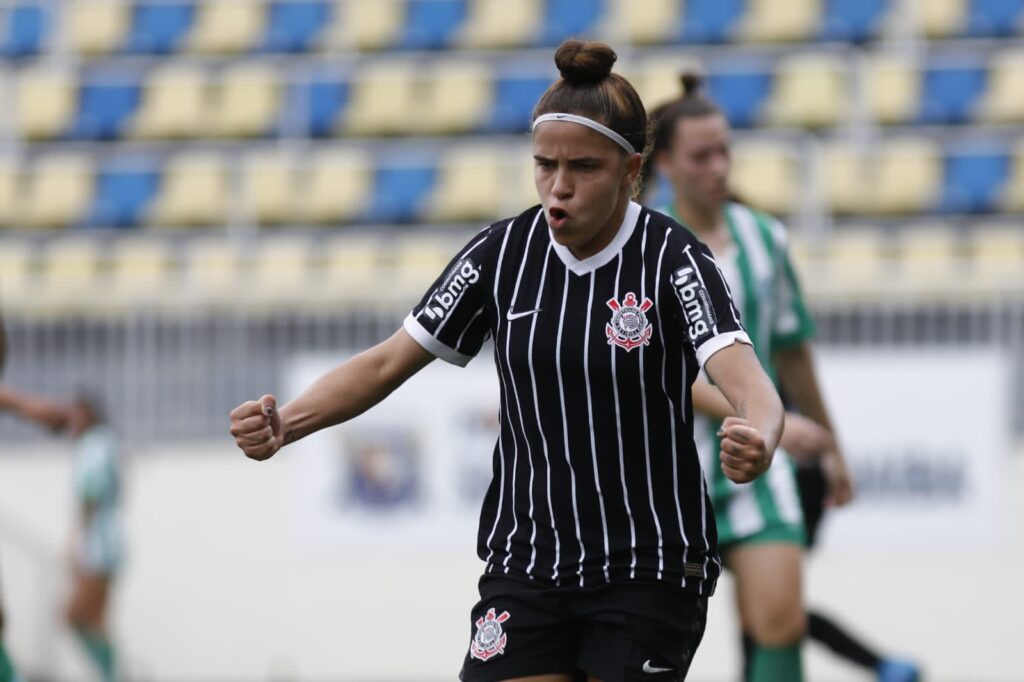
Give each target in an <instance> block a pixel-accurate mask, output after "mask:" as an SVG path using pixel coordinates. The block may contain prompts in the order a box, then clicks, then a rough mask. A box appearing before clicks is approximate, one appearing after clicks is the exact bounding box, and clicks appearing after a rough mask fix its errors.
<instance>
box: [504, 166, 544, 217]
mask: <svg viewBox="0 0 1024 682" xmlns="http://www.w3.org/2000/svg"><path fill="white" fill-rule="evenodd" d="M509 158H510V159H511V164H512V171H511V172H512V183H511V187H510V189H511V191H510V192H509V193H508V196H507V198H506V201H508V202H510V204H509V206H508V207H506V208H505V209H504V210H502V211H501V213H502V215H518V214H519V213H522V212H523V210H524V209H526V208H529V207H530V206H534V205H536V204H539V203H540V198H539V197H538V196H537V183H536V181H535V180H534V176H535V174H534V164H533V158H531V156H530V154H529V153H525V150H524V153H514V154H509Z"/></svg>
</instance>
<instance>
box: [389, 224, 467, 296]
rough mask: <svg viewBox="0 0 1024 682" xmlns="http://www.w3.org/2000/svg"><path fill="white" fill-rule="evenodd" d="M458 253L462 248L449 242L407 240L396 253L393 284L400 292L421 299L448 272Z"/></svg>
mask: <svg viewBox="0 0 1024 682" xmlns="http://www.w3.org/2000/svg"><path fill="white" fill-rule="evenodd" d="M457 250H458V246H457V245H453V244H452V243H451V242H450V241H449V240H442V239H431V238H422V237H420V238H406V239H403V240H402V241H401V242H400V243H399V244H398V245H397V248H395V250H394V252H393V254H394V263H393V266H394V268H395V272H394V275H393V278H392V281H393V282H394V283H395V286H396V289H397V291H396V293H398V294H399V295H400V296H404V297H406V298H411V299H418V298H419V297H420V296H422V295H423V292H424V291H426V290H427V287H429V286H430V284H431V283H432V282H433V281H434V280H435V279H437V278H438V276H439V275H441V273H442V272H444V268H445V266H446V265H448V262H449V261H450V260H451V258H452V256H454V255H455V253H456V252H457Z"/></svg>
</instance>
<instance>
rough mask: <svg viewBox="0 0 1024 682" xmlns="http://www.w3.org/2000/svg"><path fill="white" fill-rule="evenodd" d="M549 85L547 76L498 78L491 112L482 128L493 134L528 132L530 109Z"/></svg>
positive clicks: (531, 111)
mask: <svg viewBox="0 0 1024 682" xmlns="http://www.w3.org/2000/svg"><path fill="white" fill-rule="evenodd" d="M549 85H551V77H550V76H518V75H507V76H502V77H499V78H498V80H497V83H495V87H494V113H493V114H492V116H491V119H490V122H489V123H488V124H487V125H486V126H485V129H486V130H487V131H488V132H497V133H521V132H524V131H527V130H529V129H530V115H531V114H532V113H533V107H534V106H536V104H537V100H539V99H540V97H541V95H543V94H544V91H545V90H547V89H548V86H549Z"/></svg>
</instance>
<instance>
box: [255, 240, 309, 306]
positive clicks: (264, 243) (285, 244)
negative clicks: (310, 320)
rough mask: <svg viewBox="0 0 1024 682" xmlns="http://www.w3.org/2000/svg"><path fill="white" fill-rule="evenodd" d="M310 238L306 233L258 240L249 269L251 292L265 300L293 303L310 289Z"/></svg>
mask: <svg viewBox="0 0 1024 682" xmlns="http://www.w3.org/2000/svg"><path fill="white" fill-rule="evenodd" d="M312 256H313V241H312V240H311V239H310V238H309V237H308V236H307V235H302V234H300V235H275V236H270V237H263V238H261V239H260V240H259V241H258V242H257V247H256V252H255V254H254V259H253V263H252V269H251V272H250V274H251V279H252V283H251V284H250V285H248V286H249V287H251V290H252V291H253V293H254V294H255V295H256V296H258V297H259V298H260V299H261V300H264V301H267V302H275V301H277V302H279V303H280V302H294V301H296V300H297V299H298V298H300V297H299V296H298V295H297V294H300V293H303V292H307V291H309V289H310V287H309V286H308V285H309V274H310V263H311V260H312Z"/></svg>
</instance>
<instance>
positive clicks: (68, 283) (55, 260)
mask: <svg viewBox="0 0 1024 682" xmlns="http://www.w3.org/2000/svg"><path fill="white" fill-rule="evenodd" d="M99 261H100V250H99V242H98V241H97V240H96V238H95V237H93V236H91V235H75V236H68V237H62V238H60V239H55V240H53V241H51V242H49V243H48V244H46V247H45V248H44V249H43V259H42V269H41V274H42V281H41V282H40V284H41V286H40V287H39V289H38V291H37V292H36V294H35V295H38V296H39V298H40V299H41V300H42V301H44V302H46V303H50V304H60V303H68V302H70V301H72V300H75V301H85V300H93V301H98V300H99V299H100V297H99V295H98V291H97V286H98V285H99V275H100V269H99Z"/></svg>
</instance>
